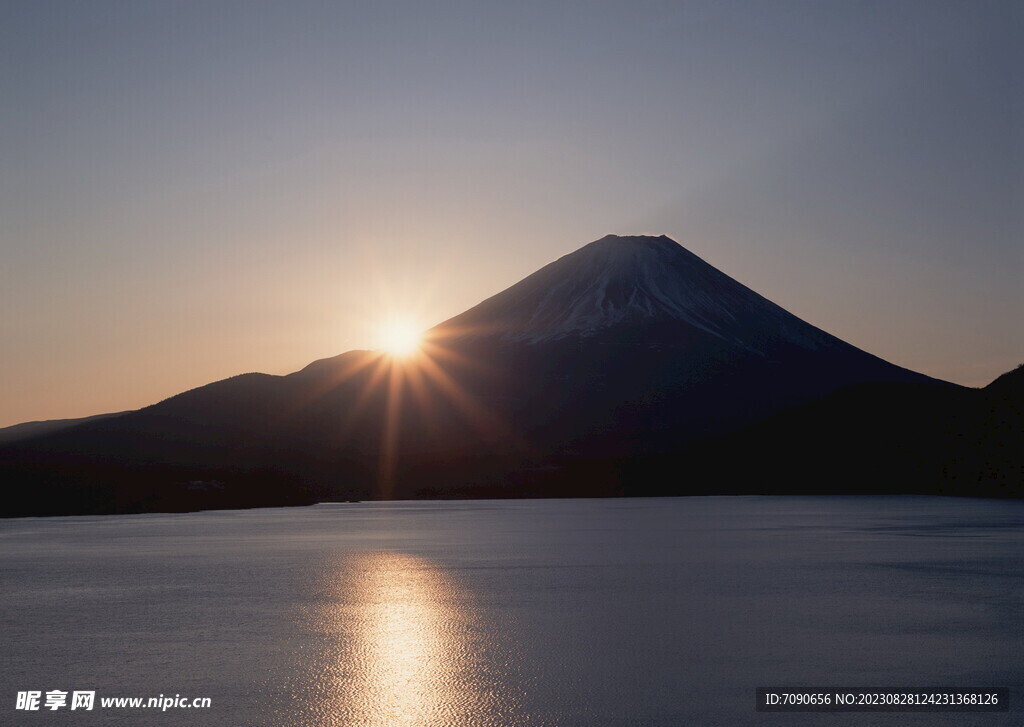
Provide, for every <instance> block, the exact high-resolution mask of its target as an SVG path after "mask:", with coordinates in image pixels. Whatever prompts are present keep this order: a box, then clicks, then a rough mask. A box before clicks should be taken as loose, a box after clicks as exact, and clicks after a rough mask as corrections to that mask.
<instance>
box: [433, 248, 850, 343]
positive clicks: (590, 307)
mask: <svg viewBox="0 0 1024 727" xmlns="http://www.w3.org/2000/svg"><path fill="white" fill-rule="evenodd" d="M665 322H672V323H676V324H685V325H687V326H690V327H693V328H696V329H699V330H701V331H704V332H705V333H709V334H711V335H713V336H715V337H717V338H720V339H722V340H724V341H727V342H729V343H731V344H734V345H736V346H739V347H741V348H744V349H748V350H750V351H755V352H758V353H765V352H766V351H767V349H770V348H774V347H775V346H778V345H795V346H797V347H800V348H804V349H812V350H816V349H821V348H831V347H835V346H842V347H845V346H847V344H844V343H843V342H841V341H840V340H839V339H837V338H835V337H833V336H831V335H829V334H827V333H825V332H824V331H821V330H819V329H817V328H815V327H814V326H811V325H810V324H808V323H805V322H804V321H802V320H800V319H799V318H797V317H796V316H794V315H792V314H790V313H788V312H787V311H785V310H783V309H782V308H780V307H779V306H777V305H775V304H774V303H772V302H771V301H769V300H767V299H765V298H763V297H762V296H760V295H758V294H757V293H755V292H754V291H752V290H750V289H749V288H747V287H745V286H743V285H741V284H740V283H738V282H736V281H735V280H733V279H732V278H730V277H729V276H727V275H725V274H724V273H722V272H720V271H719V270H717V269H715V268H714V267H712V266H711V265H708V264H707V263H706V262H704V261H703V260H701V259H700V258H699V257H697V256H696V255H694V254H693V253H691V252H689V251H688V250H686V249H684V248H683V247H682V246H680V245H679V244H678V243H677V242H675V241H674V240H671V239H670V238H668V237H665V236H664V235H662V236H660V237H648V236H636V237H619V236H616V235H608V236H607V237H604V238H601V239H600V240H597V241H595V242H592V243H590V244H589V245H586V246H585V247H583V248H581V249H579V250H577V251H576V252H573V253H571V254H569V255H566V256H564V257H562V258H560V259H558V260H556V261H555V262H553V263H551V264H550V265H547V266H545V267H544V268H541V269H540V270H538V271H537V272H536V273H534V274H533V275H530V276H529V277H527V278H524V279H523V280H522V281H520V282H519V283H517V284H515V285H513V286H512V287H510V288H508V289H507V290H505V291H503V292H501V293H499V294H497V295H495V296H493V297H491V298H489V299H487V300H485V301H484V302H482V303H480V304H479V305H477V306H475V307H474V308H471V309H469V310H468V311H466V312H465V313H462V314H461V315H458V316H456V317H454V318H452V319H450V320H448V321H445V322H444V323H442V324H440V325H439V326H437V327H436V328H435V329H434V331H435V334H438V335H444V336H446V337H456V338H476V337H483V336H488V337H489V336H497V337H499V338H501V339H502V340H505V341H521V342H526V343H539V342H542V341H552V340H557V339H562V338H566V337H570V336H583V337H589V336H593V335H595V334H597V333H599V332H601V331H605V330H607V329H611V328H613V327H616V326H619V325H621V324H643V323H665Z"/></svg>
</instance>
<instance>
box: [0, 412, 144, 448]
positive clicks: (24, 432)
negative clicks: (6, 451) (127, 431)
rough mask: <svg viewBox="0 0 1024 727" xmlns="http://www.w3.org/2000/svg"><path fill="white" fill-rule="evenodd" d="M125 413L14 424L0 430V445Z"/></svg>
mask: <svg viewBox="0 0 1024 727" xmlns="http://www.w3.org/2000/svg"><path fill="white" fill-rule="evenodd" d="M127 413H128V412H127V411H119V412H113V413H110V414H94V415H93V416H88V417H79V418H78V419H45V420H43V421H37V422H23V423H21V424H14V425H13V426H9V427H3V428H0V444H4V443H7V442H17V441H18V440H20V439H31V438H33V437H40V436H42V435H44V434H53V433H55V432H59V431H61V430H63V429H69V428H71V427H76V426H78V425H79V424H85V423H86V422H98V421H101V420H103V419H109V418H111V417H118V416H121V415H122V414H127Z"/></svg>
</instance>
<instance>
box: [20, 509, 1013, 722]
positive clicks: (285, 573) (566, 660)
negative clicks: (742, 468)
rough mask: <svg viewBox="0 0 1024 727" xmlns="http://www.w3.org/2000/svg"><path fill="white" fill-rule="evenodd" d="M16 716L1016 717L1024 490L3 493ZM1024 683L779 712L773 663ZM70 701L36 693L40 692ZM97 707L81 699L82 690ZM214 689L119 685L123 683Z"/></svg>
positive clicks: (862, 677) (887, 680) (861, 674)
mask: <svg viewBox="0 0 1024 727" xmlns="http://www.w3.org/2000/svg"><path fill="white" fill-rule="evenodd" d="M0 624H2V627H0V628H2V631H0V634H2V657H0V664H2V674H0V681H2V683H3V689H2V699H3V701H4V704H2V705H0V723H3V724H12V725H20V724H26V725H42V724H61V725H98V724H103V725H108V724H109V725H121V724H123V725H143V726H145V725H162V726H172V725H174V726H177V725H218V727H234V726H236V725H237V726H258V725H270V726H281V727H285V726H291V725H309V726H310V727H313V726H317V727H335V726H339V727H340V726H341V725H453V726H454V725H587V726H594V725H665V726H669V725H671V726H672V727H677V726H679V725H700V726H701V727H713V726H714V725H728V726H729V727H734V726H736V725H740V726H742V725H790V724H796V725H817V724H828V725H839V726H843V725H858V726H864V725H897V724H899V725H958V726H960V725H986V726H992V725H1010V724H1020V723H1021V722H1022V721H1024V718H1022V715H1021V712H1022V711H1024V707H1022V704H1021V700H1022V699H1024V689H1022V687H1024V502H1018V501H996V500H980V499H979V500H970V499H954V498H940V497H705V498H665V499H609V500H504V501H461V502H454V501H440V502H388V503H347V504H341V503H338V504H322V505H317V506H314V507H306V508H281V509H265V510H247V511H220V512H203V513H191V514H178V515H137V516H110V517H67V518H50V519H19V520H0ZM954 685H955V686H964V687H971V688H984V687H996V686H1002V687H1009V689H1010V697H1011V699H1010V705H1011V706H1010V709H1011V711H1010V713H994V714H977V713H973V714H971V713H968V714H964V713H960V714H956V713H932V714H899V713H871V714H864V713H840V714H827V715H822V714H763V713H758V712H756V711H755V709H754V707H755V689H756V688H757V687H765V686H768V687H787V688H789V687H798V686H815V687H819V686H828V687H835V688H840V687H863V686H867V687H884V686H891V687H900V688H909V687H927V686H954ZM32 690H35V691H39V692H41V693H42V696H41V698H40V702H41V704H42V703H43V702H44V700H45V699H46V696H45V693H46V692H47V691H52V690H60V691H66V692H68V694H69V696H68V706H65V707H63V708H58V709H57V710H55V711H54V710H48V709H46V708H45V706H43V708H42V709H41V710H40V711H25V710H18V709H16V706H17V704H16V697H17V694H18V692H25V691H32ZM79 690H81V691H94V692H95V694H96V697H95V700H96V701H95V708H94V709H93V710H91V711H88V710H85V709H84V708H82V707H80V708H78V709H76V710H75V711H71V710H70V708H69V707H70V702H71V698H72V697H71V693H72V692H73V691H79ZM158 695H162V696H164V697H167V698H174V697H175V695H180V697H185V698H187V699H188V700H191V699H192V698H209V699H210V704H211V706H210V707H209V708H208V709H203V708H175V707H172V708H169V709H168V710H167V711H161V710H160V709H145V708H140V709H132V708H128V707H123V708H115V707H108V708H101V706H100V699H101V698H104V697H107V698H109V697H145V698H149V697H158Z"/></svg>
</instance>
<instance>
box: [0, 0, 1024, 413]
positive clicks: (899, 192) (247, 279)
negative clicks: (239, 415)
mask: <svg viewBox="0 0 1024 727" xmlns="http://www.w3.org/2000/svg"><path fill="white" fill-rule="evenodd" d="M1022 17H1024V4H1022V3H1019V2H1016V1H1015V0H1008V1H1006V2H999V1H986V0H966V1H964V2H947V1H945V0H923V1H921V2H915V1H913V0H885V1H879V2H875V1H873V0H862V1H858V0H842V1H841V2H829V1H828V0H808V1H805V2H789V1H782V0H778V1H773V0H764V1H759V2H732V1H730V0H711V1H708V2H703V1H677V2H649V1H646V0H639V1H637V0H629V1H626V0H623V1H621V2H603V1H601V0H588V1H586V2H574V1H572V0H558V1H557V2H551V1H550V0H544V1H543V2H533V1H532V0H521V1H517V2H507V0H505V1H502V2H490V1H489V0H467V1H465V2H430V1H425V0H419V1H417V2H403V1H402V0H389V2H371V1H367V2H343V1H341V0H338V1H334V2H327V1H320V2H315V1H311V0H308V1H304V0H289V2H261V1H260V0H180V1H173V2H172V1H166V2H149V1H147V0H125V1H123V2H108V1H106V0H90V1H89V2H73V1H71V0H66V1H64V2H50V1H48V0H15V1H12V0H0V54H2V62H0V346H2V357H0V382H2V383H0V426H5V425H9V424H14V423H17V422H22V421H29V420H39V419H53V418H65V417H78V416H87V415H91V414H98V413H103V412H113V411H121V410H125V409H132V408H137V407H141V406H145V405H147V404H151V403H155V402H156V401H159V400H161V399H163V398H166V397H168V396H171V395H174V394H176V393H178V392H181V391H184V390H187V389H190V388H193V387H196V386H200V385H203V384H206V383H209V382H211V381H215V380H218V379H222V378H225V377H228V376H231V375H234V374H239V373H244V372H249V371H263V372H266V373H272V374H285V373H289V372H291V371H295V370H297V369H299V368H302V367H303V366H304V365H306V364H307V363H309V362H310V361H312V360H315V359H318V358H324V357H327V356H333V355H336V354H339V353H342V352H344V351H347V350H351V349H355V348H373V347H375V346H377V345H378V343H377V342H378V340H379V333H380V330H381V328H382V326H383V325H384V323H385V322H386V321H388V320H390V319H393V318H410V319H412V320H413V321H414V322H415V323H416V324H417V325H420V326H423V327H428V326H431V325H434V324H436V323H439V322H441V321H442V320H445V319H447V318H449V317H451V316H453V315H456V314H458V313H460V312H462V311H463V310H465V309H466V308H469V307H470V306H472V305H474V304H476V303H477V302H479V301H480V300H482V299H484V298H486V297H489V296H490V295H493V294H494V293H497V292H498V291H500V290H502V289H504V288H506V287H508V286H509V285H511V284H513V283H515V282H516V281H518V280H519V279H521V278H523V277H525V276H526V275H528V274H530V273H531V272H533V271H534V270H536V269H537V268H539V267H541V266H543V265H545V264H546V263H548V262H550V261H552V260H554V259H556V258H558V257H560V256H561V255H564V254H567V253H569V252H571V251H573V250H575V249H576V248H579V247H581V246H582V245H584V244H586V243H588V242H590V241H592V240H596V239H598V238H600V237H603V236H604V235H606V234H620V235H630V234H655V235H658V234H665V235H668V236H669V237H671V238H673V239H674V240H676V241H678V242H679V243H681V244H682V245H683V246H685V247H686V248H687V249H689V250H691V251H692V252H694V253H695V254H697V255H699V256H700V257H702V258H703V259H705V260H706V261H708V262H709V263H711V264H712V265H714V266H716V267H718V268H719V269H720V270H722V271H723V272H725V273H727V274H728V275H730V276H732V277H733V278H735V279H737V280H739V281H740V282H742V283H744V284H745V285H747V286H749V287H751V288H753V289H754V290H756V291H757V292H759V293H761V294H762V295H764V296H765V297H767V298H769V299H770V300H772V301H774V302H776V303H778V304H779V305H782V306H783V307H784V308H786V309H787V310H789V311H790V312H792V313H794V314H796V315H797V316H799V317H801V318H803V319H804V320H806V321H808V322H810V323H813V324H814V325H816V326H819V327H821V328H823V329H825V330H827V331H828V332H830V333H832V334H834V335H836V336H838V337H840V338H842V339H844V340H846V341H848V342H850V343H852V344H854V345H856V346H858V347H860V348H863V349H865V350H867V351H870V352H871V353H874V354H876V355H878V356H881V357H882V358H885V359H887V360H889V361H892V362H893V363H896V364H899V365H901V366H905V367H908V368H911V369H914V370H916V371H920V372H922V373H925V374H929V375H931V376H935V377H938V378H941V379H945V380H949V381H954V382H957V383H961V384H965V385H971V386H978V385H984V384H986V383H988V382H989V381H990V380H991V379H993V378H994V377H995V376H997V375H999V374H1000V373H1002V372H1004V371H1006V370H1008V369H1011V368H1013V367H1014V366H1016V365H1017V364H1018V363H1020V362H1021V361H1024V324H1022V322H1021V320H1022V316H1021V311H1024V284H1022V282H1021V281H1022V279H1024V235H1022V230H1024V220H1022V214H1024V213H1022V210H1024V191H1022V190H1024V184H1022V177H1024V161H1022V139H1021V135H1022V129H1024V114H1022V110H1024V84H1022V73H1024V20H1022Z"/></svg>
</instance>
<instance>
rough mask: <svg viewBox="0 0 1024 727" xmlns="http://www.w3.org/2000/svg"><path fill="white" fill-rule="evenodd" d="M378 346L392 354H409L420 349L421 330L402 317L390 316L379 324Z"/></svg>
mask: <svg viewBox="0 0 1024 727" xmlns="http://www.w3.org/2000/svg"><path fill="white" fill-rule="evenodd" d="M378 338H379V341H380V348H382V349H384V351H386V352H387V353H389V354H391V355H392V356H398V357H403V358H404V357H405V356H411V355H412V354H414V353H416V352H417V351H419V350H420V343H421V342H422V341H423V332H422V331H421V330H420V328H419V327H418V326H416V325H415V324H414V323H412V322H411V321H409V320H407V319H404V318H392V319H391V320H388V321H385V322H384V323H383V324H381V327H380V331H379V334H378Z"/></svg>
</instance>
